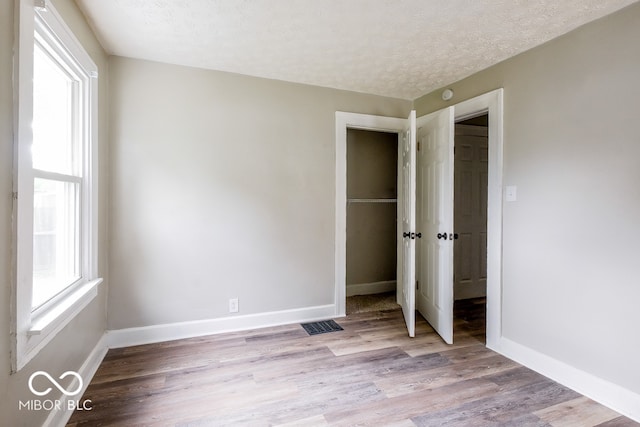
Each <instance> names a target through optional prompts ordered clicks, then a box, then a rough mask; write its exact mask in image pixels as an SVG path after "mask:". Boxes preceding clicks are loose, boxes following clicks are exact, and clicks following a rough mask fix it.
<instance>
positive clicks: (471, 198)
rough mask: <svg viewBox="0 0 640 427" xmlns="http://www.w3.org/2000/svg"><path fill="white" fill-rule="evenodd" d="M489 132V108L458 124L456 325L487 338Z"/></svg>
mask: <svg viewBox="0 0 640 427" xmlns="http://www.w3.org/2000/svg"><path fill="white" fill-rule="evenodd" d="M488 137H489V116H488V114H487V113H484V114H482V115H479V116H476V117H472V118H468V119H465V120H462V121H458V122H456V124H455V150H454V209H453V211H454V214H453V217H454V218H453V220H454V230H455V232H456V234H457V235H458V239H457V240H455V243H454V247H453V256H454V261H453V265H454V270H453V271H454V273H453V282H454V284H453V295H454V300H455V302H454V319H455V320H454V328H456V327H465V328H471V329H473V331H474V333H477V335H478V337H477V338H479V339H482V340H484V341H485V342H486V302H487V298H486V297H487V196H488V194H487V191H488V164H489V158H488V139H489V138H488Z"/></svg>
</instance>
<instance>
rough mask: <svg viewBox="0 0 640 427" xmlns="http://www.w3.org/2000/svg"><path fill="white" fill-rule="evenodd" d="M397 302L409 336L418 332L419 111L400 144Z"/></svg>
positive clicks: (408, 124) (403, 134)
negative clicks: (417, 184) (417, 125)
mask: <svg viewBox="0 0 640 427" xmlns="http://www.w3.org/2000/svg"><path fill="white" fill-rule="evenodd" d="M398 151H399V153H398V267H397V270H398V282H397V283H398V284H399V286H398V288H399V289H398V291H399V292H398V300H399V301H398V303H399V304H400V305H401V306H402V313H403V314H404V320H405V322H406V324H407V330H408V331H409V336H410V337H413V336H415V329H416V287H415V283H416V240H415V238H416V233H415V231H416V112H415V111H411V114H410V115H409V118H408V120H407V126H406V128H405V129H404V131H403V132H402V134H400V136H399V144H398Z"/></svg>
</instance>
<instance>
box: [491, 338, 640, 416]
mask: <svg viewBox="0 0 640 427" xmlns="http://www.w3.org/2000/svg"><path fill="white" fill-rule="evenodd" d="M492 350H494V351H497V352H498V353H501V354H503V355H504V356H506V357H508V358H510V359H512V360H515V361H516V362H518V363H520V364H521V365H524V366H526V367H527V368H530V369H533V370H534V371H536V372H538V373H540V374H542V375H544V376H545V377H548V378H551V379H552V380H554V381H556V382H558V383H560V384H562V385H564V386H566V387H569V388H571V389H573V390H575V391H577V392H578V393H580V394H583V395H585V396H587V397H588V398H590V399H592V400H595V401H596V402H598V403H600V404H602V405H604V406H607V407H609V408H611V409H613V410H614V411H616V412H619V413H620V414H622V415H624V416H626V417H628V418H631V419H632V420H634V421H637V422H640V394H637V393H634V392H632V391H631V390H628V389H626V388H623V387H620V386H619V385H616V384H613V383H611V382H609V381H607V380H603V379H602V378H599V377H596V376H594V375H592V374H590V373H588V372H585V371H582V370H580V369H577V368H575V367H573V366H571V365H568V364H566V363H564V362H561V361H559V360H557V359H554V358H552V357H549V356H547V355H545V354H542V353H539V352H537V351H535V350H532V349H531V348H529V347H525V346H523V345H522V344H518V343H516V342H514V341H511V340H509V339H507V338H504V337H502V338H501V339H500V342H499V348H492Z"/></svg>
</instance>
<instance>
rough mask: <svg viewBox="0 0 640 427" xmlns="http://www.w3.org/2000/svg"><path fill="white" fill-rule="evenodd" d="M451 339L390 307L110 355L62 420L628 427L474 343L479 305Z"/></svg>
mask: <svg viewBox="0 0 640 427" xmlns="http://www.w3.org/2000/svg"><path fill="white" fill-rule="evenodd" d="M478 302H482V301H471V302H467V303H466V306H467V307H464V304H463V305H458V306H457V307H456V313H457V316H458V318H457V320H456V324H455V325H456V327H455V331H456V332H455V344H454V345H452V346H447V345H446V344H443V343H442V341H441V340H440V338H439V337H438V336H437V335H436V334H435V333H434V332H433V330H432V329H431V328H430V327H429V325H428V324H427V323H426V322H425V321H424V320H423V319H422V318H419V320H418V321H417V337H416V338H414V339H410V338H408V337H407V336H406V332H405V328H404V324H403V318H402V313H401V311H400V310H386V311H377V312H365V313H358V314H353V315H349V316H347V317H346V318H342V319H338V320H337V321H338V323H339V324H340V325H341V326H342V327H343V328H344V331H340V332H332V333H327V334H323V335H315V336H308V335H307V334H306V332H305V331H304V330H303V329H302V327H300V325H290V326H282V327H274V328H268V329H260V330H255V331H249V332H242V333H229V334H222V335H214V336H208V337H202V338H193V339H186V340H180V341H173V342H166V343H161V344H151V345H145V346H137V347H130V348H125V349H115V350H110V351H109V353H108V354H107V356H106V358H105V360H104V361H103V362H102V365H101V366H100V368H99V370H98V372H97V373H96V375H95V377H94V379H93V380H92V382H91V384H90V385H89V387H88V389H87V392H86V393H85V395H84V396H83V399H91V400H92V403H93V410H91V411H87V412H76V413H74V414H73V416H72V418H71V420H70V423H69V426H107V425H122V426H232V425H241V426H245V425H247V426H269V425H287V426H325V425H332V426H333V425H336V426H355V425H363V426H366V425H370V426H414V425H416V426H445V425H446V426H474V427H476V426H498V425H501V426H580V427H585V426H596V425H597V426H602V427H605V426H637V425H638V424H636V423H634V422H633V421H631V420H629V419H627V418H624V417H621V416H620V415H619V414H617V413H615V412H613V411H611V410H610V409H607V408H605V407H603V406H601V405H599V404H596V403H595V402H593V401H591V400H589V399H587V398H585V397H583V396H581V395H580V394H578V393H576V392H574V391H572V390H569V389H567V388H566V387H563V386H561V385H559V384H557V383H555V382H553V381H551V380H549V379H547V378H545V377H543V376H541V375H538V374H536V373H534V372H532V371H531V370H529V369H526V368H524V367H522V366H520V365H518V364H517V363H515V362H512V361H510V360H509V359H506V358H504V357H502V356H500V355H498V354H496V353H494V352H492V351H490V350H487V349H486V348H485V346H484V342H483V340H484V315H483V314H484V311H483V308H484V305H483V304H479V303H478Z"/></svg>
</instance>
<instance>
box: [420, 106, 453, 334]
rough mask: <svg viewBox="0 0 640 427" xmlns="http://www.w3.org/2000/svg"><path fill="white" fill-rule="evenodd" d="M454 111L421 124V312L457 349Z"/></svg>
mask: <svg viewBox="0 0 640 427" xmlns="http://www.w3.org/2000/svg"><path fill="white" fill-rule="evenodd" d="M453 132H454V110H453V107H449V108H445V109H443V110H440V111H436V112H435V113H432V114H429V115H426V116H423V117H420V118H419V119H418V130H417V133H418V137H417V138H418V152H417V157H418V159H417V175H418V176H417V182H418V188H417V199H418V206H417V222H418V224H417V232H418V233H420V235H421V238H420V240H419V247H418V253H417V270H418V271H417V274H418V292H417V295H416V303H417V307H418V311H419V312H420V313H421V314H422V316H424V318H425V319H427V321H428V322H429V323H430V324H431V326H433V328H434V329H435V330H436V332H438V333H439V334H440V336H441V337H442V339H443V340H444V341H445V342H447V343H448V344H452V343H453V238H454V231H453V142H454V140H453Z"/></svg>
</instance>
